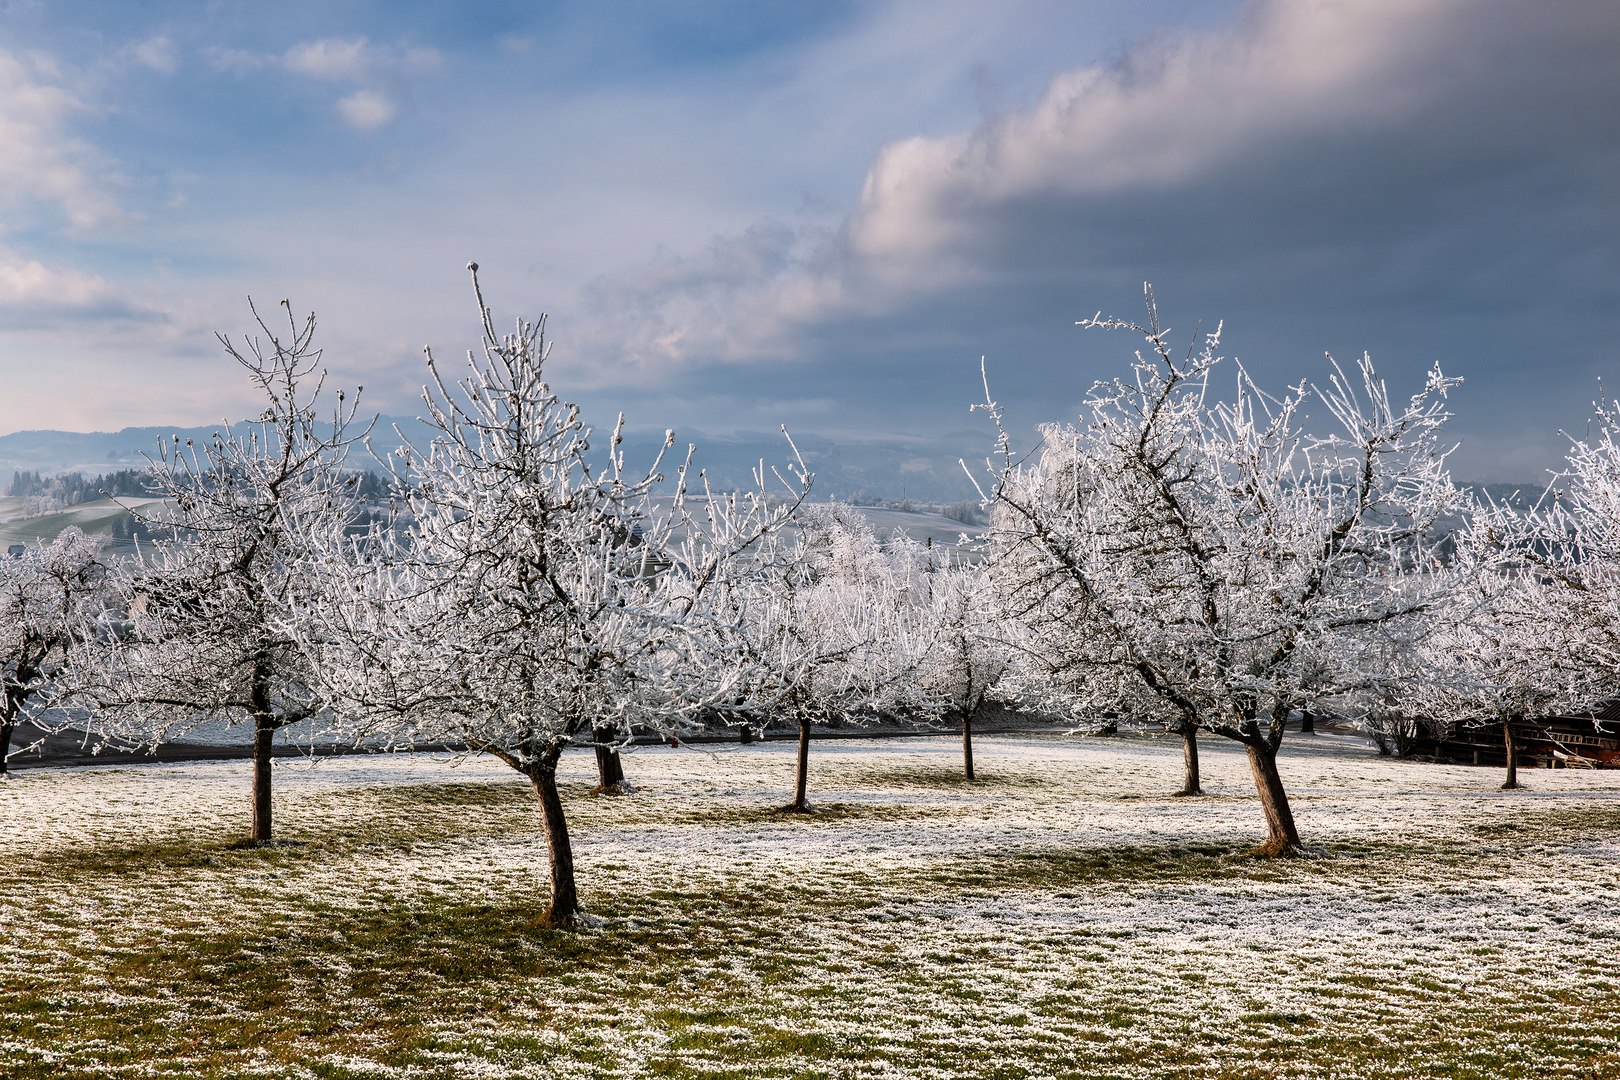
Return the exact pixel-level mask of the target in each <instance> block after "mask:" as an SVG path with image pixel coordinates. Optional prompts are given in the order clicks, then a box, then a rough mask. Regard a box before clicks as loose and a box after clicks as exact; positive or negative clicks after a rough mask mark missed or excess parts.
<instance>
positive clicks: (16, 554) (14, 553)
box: [6, 544, 28, 559]
mask: <svg viewBox="0 0 1620 1080" xmlns="http://www.w3.org/2000/svg"><path fill="white" fill-rule="evenodd" d="M27 553H28V545H27V544H12V545H11V546H10V547H8V548H6V554H7V555H10V556H11V557H12V558H13V559H20V558H22V557H23V556H24V555H26V554H27Z"/></svg>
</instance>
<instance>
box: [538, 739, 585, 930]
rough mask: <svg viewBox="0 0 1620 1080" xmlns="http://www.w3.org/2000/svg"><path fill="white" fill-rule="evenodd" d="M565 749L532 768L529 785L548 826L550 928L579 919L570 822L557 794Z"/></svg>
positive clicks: (560, 748) (555, 751)
mask: <svg viewBox="0 0 1620 1080" xmlns="http://www.w3.org/2000/svg"><path fill="white" fill-rule="evenodd" d="M561 756H562V747H561V746H558V747H556V748H555V749H553V750H550V751H547V753H546V755H545V756H544V757H542V758H541V759H540V760H539V761H538V762H536V763H535V764H533V765H531V766H529V768H528V770H527V771H528V774H529V782H530V783H531V784H533V785H534V794H535V797H536V798H537V799H539V800H540V814H541V816H542V817H543V818H544V819H545V823H546V853H547V854H548V855H549V856H550V859H551V907H550V909H549V910H547V911H546V914H545V917H544V919H543V920H542V921H543V922H544V923H545V924H546V925H547V926H571V925H573V923H574V922H575V921H576V920H577V919H578V918H579V893H578V891H577V890H576V889H575V887H574V846H573V844H572V843H570V842H569V839H568V819H567V818H565V817H564V816H563V804H562V796H560V795H558V794H557V759H558V758H560V757H561Z"/></svg>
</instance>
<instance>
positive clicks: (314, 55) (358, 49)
mask: <svg viewBox="0 0 1620 1080" xmlns="http://www.w3.org/2000/svg"><path fill="white" fill-rule="evenodd" d="M376 52H377V50H376V49H374V48H373V47H372V45H371V44H370V42H368V41H367V40H366V39H365V38H363V37H361V38H355V39H354V40H352V41H344V40H342V39H339V38H322V39H321V40H319V41H309V42H304V43H303V44H299V45H294V46H293V47H292V48H290V49H288V50H287V52H286V54H285V55H284V56H283V57H282V63H283V64H284V65H285V66H286V68H287V70H288V71H293V72H297V73H298V74H301V75H309V76H311V77H312V78H316V79H327V80H331V81H338V80H346V81H357V80H360V79H363V78H365V77H366V76H367V75H369V74H370V73H371V70H372V68H373V66H374V64H375V56H376Z"/></svg>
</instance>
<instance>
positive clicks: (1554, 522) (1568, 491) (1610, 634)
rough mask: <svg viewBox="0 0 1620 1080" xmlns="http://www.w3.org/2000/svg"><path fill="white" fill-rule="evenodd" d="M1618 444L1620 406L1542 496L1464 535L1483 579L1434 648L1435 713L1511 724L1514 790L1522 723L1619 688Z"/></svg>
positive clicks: (1600, 417)
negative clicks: (1518, 732) (1525, 506)
mask: <svg viewBox="0 0 1620 1080" xmlns="http://www.w3.org/2000/svg"><path fill="white" fill-rule="evenodd" d="M1617 439H1620V405H1617V404H1616V403H1614V402H1611V401H1609V400H1607V399H1605V400H1602V401H1599V402H1598V403H1597V404H1596V406H1595V415H1594V423H1593V424H1592V427H1591V430H1590V431H1589V432H1588V433H1587V435H1586V436H1585V437H1582V438H1572V439H1571V441H1570V450H1569V453H1568V467H1567V469H1566V470H1565V471H1564V472H1563V473H1562V474H1560V475H1559V476H1558V477H1557V478H1555V480H1554V482H1553V485H1552V486H1550V487H1549V488H1548V489H1547V491H1546V492H1544V493H1543V494H1542V496H1541V497H1540V499H1539V500H1537V501H1536V502H1535V503H1534V504H1533V505H1531V506H1529V507H1527V508H1524V509H1520V508H1518V507H1516V506H1515V505H1513V504H1512V503H1504V504H1499V505H1498V504H1492V505H1487V506H1484V507H1481V508H1480V510H1479V512H1478V513H1477V514H1476V515H1474V517H1473V520H1472V521H1471V523H1470V526H1469V528H1468V529H1466V530H1464V531H1463V532H1462V533H1461V534H1460V535H1459V538H1458V544H1457V551H1458V558H1459V559H1460V560H1466V561H1471V562H1473V563H1475V564H1477V566H1478V567H1479V572H1478V574H1477V575H1476V584H1475V586H1474V588H1473V589H1472V590H1471V591H1470V592H1469V593H1467V594H1466V595H1465V596H1464V597H1463V599H1462V602H1460V603H1458V604H1455V605H1453V607H1454V610H1453V611H1452V612H1451V613H1450V617H1449V618H1448V619H1447V625H1446V627H1445V629H1444V631H1443V632H1442V633H1440V634H1438V635H1437V636H1436V640H1435V641H1434V643H1433V646H1432V648H1431V649H1430V655H1429V666H1430V668H1431V669H1432V671H1433V672H1434V677H1433V678H1431V679H1430V680H1429V685H1428V687H1427V688H1426V693H1427V696H1428V698H1429V701H1428V707H1429V710H1430V711H1431V713H1432V714H1434V715H1436V716H1438V717H1441V718H1443V719H1445V720H1448V721H1450V722H1454V723H1459V724H1463V725H1469V726H1482V727H1500V729H1501V733H1502V740H1503V748H1504V750H1505V751H1506V755H1507V777H1506V782H1505V783H1504V784H1503V787H1504V788H1514V787H1517V786H1518V776H1517V766H1518V745H1517V739H1516V737H1515V731H1514V729H1515V727H1521V728H1522V726H1523V724H1524V723H1525V721H1526V720H1527V719H1528V718H1530V717H1534V716H1535V715H1537V714H1538V713H1540V714H1545V713H1550V712H1567V713H1579V712H1580V711H1581V710H1584V709H1587V708H1589V707H1591V706H1593V705H1595V704H1597V703H1599V702H1601V701H1604V700H1606V699H1610V698H1613V697H1614V696H1615V695H1616V693H1617V691H1620V442H1617ZM1594 722H1595V721H1594Z"/></svg>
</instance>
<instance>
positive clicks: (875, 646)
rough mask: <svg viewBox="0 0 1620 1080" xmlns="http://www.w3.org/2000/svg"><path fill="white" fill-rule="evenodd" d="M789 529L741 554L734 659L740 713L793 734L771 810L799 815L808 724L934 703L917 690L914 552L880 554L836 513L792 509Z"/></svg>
mask: <svg viewBox="0 0 1620 1080" xmlns="http://www.w3.org/2000/svg"><path fill="white" fill-rule="evenodd" d="M795 523H796V525H797V529H796V530H795V535H794V537H793V538H792V539H791V540H789V539H787V538H785V537H784V536H782V535H781V534H778V535H777V536H775V537H773V538H771V540H770V541H769V542H767V543H765V544H761V545H758V546H757V547H756V548H755V549H754V550H753V551H751V552H750V553H749V556H750V564H751V565H750V568H749V570H748V572H747V573H745V574H743V575H741V576H740V577H739V579H738V581H739V586H740V587H739V589H738V591H737V593H736V594H735V595H736V598H737V600H738V603H739V608H738V614H739V618H738V619H737V624H738V625H739V627H740V629H741V633H740V635H739V637H738V639H737V641H736V642H735V648H736V653H735V655H736V657H737V660H736V662H737V663H738V664H739V665H740V666H741V667H742V668H743V669H745V670H746V672H747V675H746V678H745V679H744V680H743V681H742V685H743V687H744V688H745V697H746V700H747V701H748V702H750V707H751V708H752V709H753V710H754V711H756V712H759V713H763V714H765V715H767V716H772V717H777V718H783V719H786V720H788V721H790V722H791V723H793V724H794V726H795V727H796V728H797V729H798V735H799V748H798V758H797V762H796V766H797V769H796V773H795V780H794V788H793V799H792V801H790V802H789V803H788V804H787V805H786V806H784V807H782V808H781V809H782V810H783V811H784V812H787V813H811V812H813V811H814V807H813V806H812V805H811V803H810V799H809V771H810V743H811V734H812V725H814V724H815V723H816V722H817V721H827V720H831V719H835V718H836V719H841V720H854V721H856V722H865V721H869V720H872V719H875V718H876V717H878V716H880V715H882V714H884V713H885V712H890V711H893V710H896V709H904V708H908V707H923V706H925V705H927V704H931V703H933V702H934V699H935V697H936V695H933V694H932V693H931V692H930V691H927V690H925V689H924V688H923V687H922V685H921V683H920V682H919V680H918V673H919V670H920V668H921V667H922V665H923V663H924V660H925V658H926V657H927V654H928V648H929V643H930V638H929V634H930V624H929V620H928V613H927V602H926V584H925V579H926V563H925V555H924V549H923V548H922V546H921V545H919V544H917V543H916V542H915V541H912V540H909V539H907V538H905V537H904V536H897V537H895V538H894V539H893V540H891V541H890V542H889V543H887V544H884V543H881V542H880V541H879V540H878V538H877V536H876V535H875V534H874V533H873V531H872V527H871V524H870V523H869V522H868V521H867V520H866V518H865V517H863V516H862V515H861V514H860V512H859V511H857V510H852V509H850V508H848V507H844V506H837V505H834V506H806V507H803V508H801V510H800V512H798V513H797V514H796V515H795Z"/></svg>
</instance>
